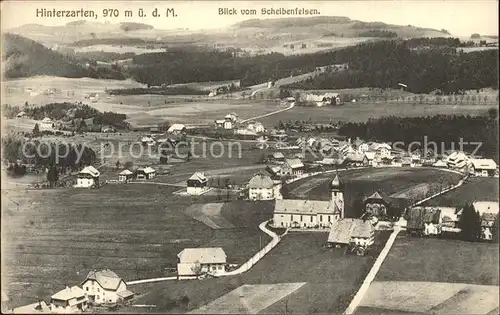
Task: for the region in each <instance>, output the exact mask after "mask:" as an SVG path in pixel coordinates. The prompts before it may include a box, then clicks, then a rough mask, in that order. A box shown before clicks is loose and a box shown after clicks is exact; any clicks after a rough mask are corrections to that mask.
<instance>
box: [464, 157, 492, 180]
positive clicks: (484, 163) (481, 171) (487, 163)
mask: <svg viewBox="0 0 500 315" xmlns="http://www.w3.org/2000/svg"><path fill="white" fill-rule="evenodd" d="M470 162H471V166H472V174H474V175H475V176H481V177H488V176H493V175H495V170H496V169H497V163H495V161H494V160H492V159H471V160H470Z"/></svg>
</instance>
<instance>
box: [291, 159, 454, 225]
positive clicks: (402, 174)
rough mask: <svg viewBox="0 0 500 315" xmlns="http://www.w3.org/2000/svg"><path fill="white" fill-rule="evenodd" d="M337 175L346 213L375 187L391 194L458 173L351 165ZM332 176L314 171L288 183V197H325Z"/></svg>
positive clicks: (448, 181)
mask: <svg viewBox="0 0 500 315" xmlns="http://www.w3.org/2000/svg"><path fill="white" fill-rule="evenodd" d="M339 176H340V178H341V179H342V181H344V183H345V188H344V200H345V207H346V216H348V217H349V216H352V213H353V211H355V209H353V208H352V207H353V204H354V202H355V201H356V200H363V198H364V197H367V196H369V195H371V194H372V193H374V192H375V191H376V190H380V191H382V192H384V193H386V194H387V195H392V194H396V193H399V192H404V191H405V190H407V189H409V188H411V187H414V186H417V185H421V184H424V183H433V182H441V181H443V180H445V181H446V182H447V183H449V184H456V183H457V182H458V181H459V180H460V177H461V176H460V175H459V174H456V173H450V172H445V171H443V170H440V169H435V168H409V167H408V168H368V169H358V170H356V169H353V170H347V171H341V172H339ZM333 177H334V175H333V174H328V175H318V176H314V177H311V178H307V179H304V180H299V181H297V182H294V183H292V184H290V185H289V190H290V193H291V195H292V197H291V198H298V199H313V200H329V198H330V192H329V191H330V188H329V184H330V181H331V180H332V179H333Z"/></svg>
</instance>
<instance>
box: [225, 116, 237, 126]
mask: <svg viewBox="0 0 500 315" xmlns="http://www.w3.org/2000/svg"><path fill="white" fill-rule="evenodd" d="M234 122H235V120H234V117H233V116H232V115H230V114H228V115H226V117H224V129H226V130H231V129H233V128H234Z"/></svg>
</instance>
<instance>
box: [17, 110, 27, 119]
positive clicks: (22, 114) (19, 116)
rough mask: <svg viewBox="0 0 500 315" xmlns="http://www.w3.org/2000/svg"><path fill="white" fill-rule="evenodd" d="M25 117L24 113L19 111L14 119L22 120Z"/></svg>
mask: <svg viewBox="0 0 500 315" xmlns="http://www.w3.org/2000/svg"><path fill="white" fill-rule="evenodd" d="M24 116H26V112H25V111H20V112H19V113H18V114H17V115H16V118H22V117H24Z"/></svg>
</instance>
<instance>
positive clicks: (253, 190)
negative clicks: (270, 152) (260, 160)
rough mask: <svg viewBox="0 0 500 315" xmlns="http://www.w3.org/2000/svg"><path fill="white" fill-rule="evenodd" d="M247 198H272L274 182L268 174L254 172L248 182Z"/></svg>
mask: <svg viewBox="0 0 500 315" xmlns="http://www.w3.org/2000/svg"><path fill="white" fill-rule="evenodd" d="M248 199H250V200H270V199H274V183H273V180H272V179H271V177H270V176H268V175H265V174H256V175H255V176H253V177H252V178H251V179H250V182H248Z"/></svg>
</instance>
